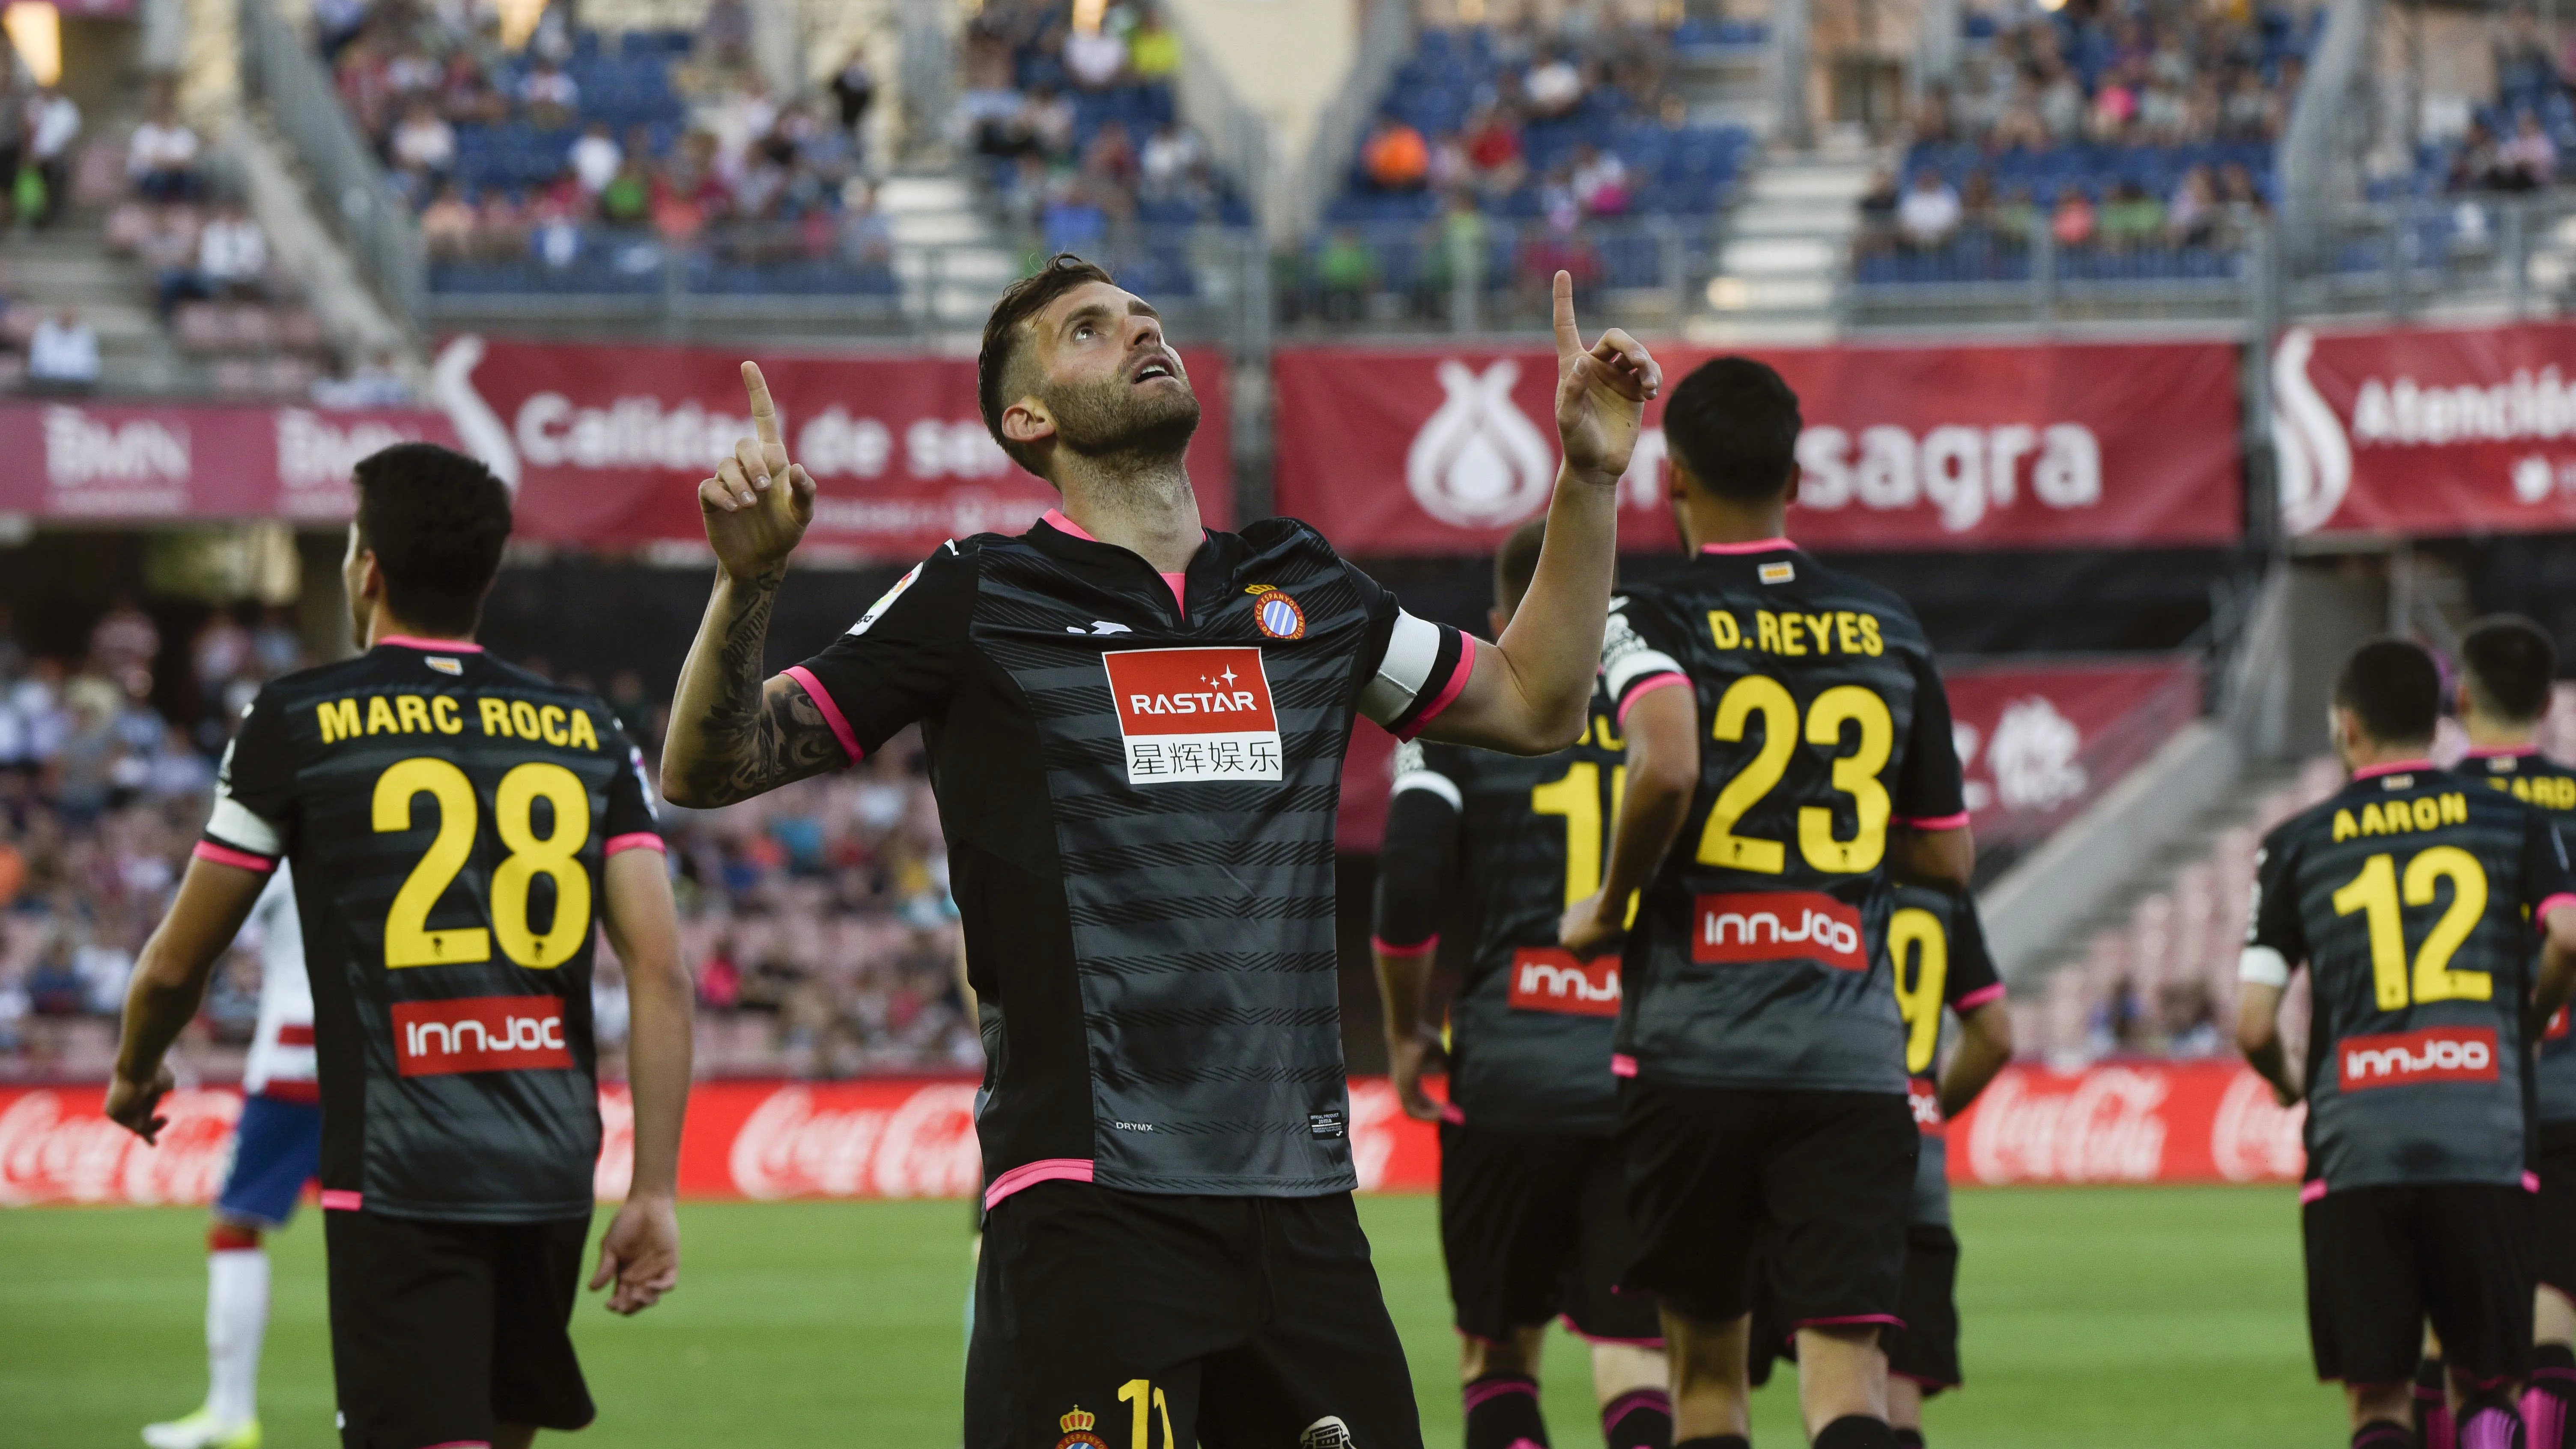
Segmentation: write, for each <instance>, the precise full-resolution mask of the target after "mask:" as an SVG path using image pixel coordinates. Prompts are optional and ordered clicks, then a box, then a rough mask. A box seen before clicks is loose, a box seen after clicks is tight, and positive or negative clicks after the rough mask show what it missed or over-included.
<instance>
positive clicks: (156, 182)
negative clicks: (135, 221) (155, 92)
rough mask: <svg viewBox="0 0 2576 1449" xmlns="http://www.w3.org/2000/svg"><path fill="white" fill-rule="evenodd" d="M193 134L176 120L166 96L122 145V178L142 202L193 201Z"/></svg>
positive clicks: (183, 122) (195, 134)
mask: <svg viewBox="0 0 2576 1449" xmlns="http://www.w3.org/2000/svg"><path fill="white" fill-rule="evenodd" d="M197 149H198V147H197V133H196V132H195V131H193V130H191V129H190V128H189V126H188V123H187V122H185V121H182V120H180V119H179V112H178V108H177V107H176V106H174V105H172V104H171V102H170V99H169V98H168V97H167V96H164V97H162V98H161V99H159V100H157V101H155V102H154V103H153V106H152V114H151V116H150V118H149V119H147V120H145V121H144V122H143V124H142V125H139V126H137V127H135V128H134V135H133V136H132V137H131V138H130V139H129V140H128V141H127V142H126V146H125V179H126V181H127V182H128V183H129V184H131V185H132V186H133V187H134V194H135V195H137V196H140V197H142V198H143V199H144V200H146V201H154V202H164V203H167V202H176V201H193V200H195V199H196V196H197V192H198V180H197Z"/></svg>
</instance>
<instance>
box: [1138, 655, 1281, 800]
mask: <svg viewBox="0 0 2576 1449" xmlns="http://www.w3.org/2000/svg"><path fill="white" fill-rule="evenodd" d="M1100 665H1101V667H1102V668H1103V669H1105V670H1107V671H1108V673H1109V693H1110V695H1111V697H1112V699H1113V701H1114V703H1115V705H1116V707H1117V710H1118V733H1119V736H1120V738H1121V739H1122V740H1123V741H1124V743H1125V747H1126V752H1127V783H1128V784H1130V785H1177V784H1186V783H1190V782H1194V781H1195V782H1217V783H1225V782H1230V781H1253V780H1277V779H1281V778H1283V776H1282V774H1281V764H1280V755H1279V716H1278V713H1277V711H1276V710H1274V709H1272V707H1271V703H1270V678H1269V675H1268V674H1266V673H1265V672H1264V671H1263V669H1262V667H1261V651H1260V650H1259V649H1255V648H1252V647H1250V646H1248V645H1235V646H1231V647H1225V648H1216V649H1125V650H1113V651H1111V652H1109V653H1106V654H1103V655H1101V656H1100Z"/></svg>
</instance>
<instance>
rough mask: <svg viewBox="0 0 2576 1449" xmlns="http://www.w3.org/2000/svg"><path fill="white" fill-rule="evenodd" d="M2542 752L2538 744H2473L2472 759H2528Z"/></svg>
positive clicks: (2470, 747) (2470, 753) (2470, 750)
mask: <svg viewBox="0 0 2576 1449" xmlns="http://www.w3.org/2000/svg"><path fill="white" fill-rule="evenodd" d="M2539 753H2540V746H2538V745H2471V746H2469V753H2468V758H2470V759H2472V760H2527V759H2530V758H2531V757H2532V756H2534V755H2536V754H2539Z"/></svg>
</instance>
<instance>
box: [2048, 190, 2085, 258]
mask: <svg viewBox="0 0 2576 1449" xmlns="http://www.w3.org/2000/svg"><path fill="white" fill-rule="evenodd" d="M2094 225H2095V213H2094V210H2093V198H2092V197H2090V196H2087V195H2085V194H2084V188H2083V187H2081V186H2061V187H2059V188H2058V189H2057V206H2056V208H2055V209H2054V210H2053V211H2051V212H2050V213H2049V216H2048V234H2049V235H2050V236H2052V237H2054V238H2056V240H2057V244H2058V245H2059V246H2061V247H2083V246H2091V245H2092V244H2093V228H2094Z"/></svg>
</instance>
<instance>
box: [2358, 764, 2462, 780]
mask: <svg viewBox="0 0 2576 1449" xmlns="http://www.w3.org/2000/svg"><path fill="white" fill-rule="evenodd" d="M2440 768H2442V767H2441V766H2439V765H2436V764H2434V763H2433V762H2432V761H2431V760H2392V761H2390V762H2389V763H2387V764H2385V765H2364V766H2362V767H2361V768H2360V769H2358V770H2355V771H2353V772H2352V777H2353V778H2354V779H2355V780H2376V779H2378V778H2379V777H2380V776H2382V775H2406V774H2421V773H2423V772H2424V771H2426V770H2438V769H2440Z"/></svg>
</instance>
